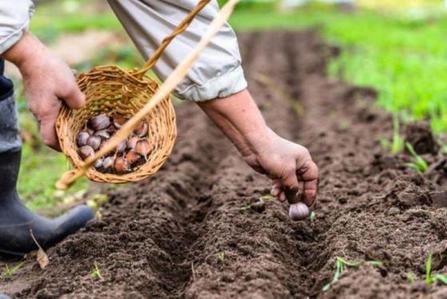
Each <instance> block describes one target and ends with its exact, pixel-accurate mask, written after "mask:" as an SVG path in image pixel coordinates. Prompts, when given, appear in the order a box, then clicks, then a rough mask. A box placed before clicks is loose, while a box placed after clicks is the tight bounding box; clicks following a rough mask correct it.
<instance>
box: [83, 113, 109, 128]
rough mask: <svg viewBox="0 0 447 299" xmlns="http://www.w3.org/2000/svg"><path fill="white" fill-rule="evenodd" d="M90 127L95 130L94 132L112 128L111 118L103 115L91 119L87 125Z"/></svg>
mask: <svg viewBox="0 0 447 299" xmlns="http://www.w3.org/2000/svg"><path fill="white" fill-rule="evenodd" d="M87 125H88V127H89V128H91V129H93V130H94V131H100V130H104V129H106V128H107V127H108V126H110V118H109V117H108V116H107V115H105V114H104V113H103V114H99V115H97V116H94V117H92V118H91V119H89V121H88V123H87Z"/></svg>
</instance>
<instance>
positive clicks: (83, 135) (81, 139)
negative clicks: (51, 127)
mask: <svg viewBox="0 0 447 299" xmlns="http://www.w3.org/2000/svg"><path fill="white" fill-rule="evenodd" d="M89 137H90V134H89V133H87V132H86V131H82V132H79V134H78V137H77V138H76V144H77V145H78V146H79V147H81V146H84V145H87V140H88V138H89Z"/></svg>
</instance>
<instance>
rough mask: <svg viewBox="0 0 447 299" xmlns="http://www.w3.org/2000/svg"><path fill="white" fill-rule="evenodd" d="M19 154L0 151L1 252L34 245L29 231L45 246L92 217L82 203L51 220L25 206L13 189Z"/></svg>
mask: <svg viewBox="0 0 447 299" xmlns="http://www.w3.org/2000/svg"><path fill="white" fill-rule="evenodd" d="M20 156H21V152H20V151H17V152H8V153H0V254H3V255H5V254H6V255H12V256H23V255H25V254H26V253H28V252H30V251H33V250H35V249H37V245H36V243H35V242H34V240H33V238H32V237H31V231H32V234H33V235H34V237H35V238H36V240H37V242H38V243H39V244H40V245H41V246H42V247H43V248H48V247H50V246H52V245H54V244H56V243H57V242H59V241H61V240H62V239H64V238H65V237H66V236H68V235H70V234H73V233H74V232H76V231H77V230H79V229H80V228H82V227H84V226H85V225H86V224H87V222H88V221H89V220H91V219H93V218H94V214H93V211H92V210H91V209H90V208H88V207H87V206H85V205H81V206H78V207H76V208H74V209H72V210H70V211H69V212H68V213H66V214H64V215H62V216H60V217H58V218H56V219H54V220H50V219H47V218H44V217H41V216H38V215H36V214H34V213H33V212H32V211H30V210H29V209H28V208H26V207H25V205H24V204H23V203H22V202H21V201H20V199H19V196H18V194H17V191H16V183H17V177H18V173H19V166H20ZM0 298H1V297H0Z"/></svg>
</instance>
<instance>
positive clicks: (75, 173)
mask: <svg viewBox="0 0 447 299" xmlns="http://www.w3.org/2000/svg"><path fill="white" fill-rule="evenodd" d="M238 2H239V0H229V1H228V2H227V3H226V4H225V5H224V7H222V9H221V10H220V11H219V13H218V14H217V16H216V17H215V18H214V20H213V21H212V22H211V24H210V25H209V27H208V29H207V31H206V32H205V34H204V35H203V36H202V38H201V39H200V41H199V43H198V44H197V46H196V47H195V48H194V49H193V50H192V51H191V53H189V54H188V56H186V58H185V59H184V60H183V61H182V62H181V63H180V64H179V65H178V66H177V67H176V68H175V70H174V71H173V72H172V73H171V74H170V75H169V77H168V78H166V81H165V82H164V83H163V84H162V85H161V86H160V87H159V88H158V89H157V91H156V92H155V94H154V96H153V97H152V98H151V100H150V101H148V102H147V103H146V105H144V107H143V108H142V109H141V110H140V111H138V112H137V113H136V114H135V115H134V116H133V117H132V118H130V119H129V120H128V121H127V122H126V123H125V124H124V125H123V126H122V127H121V129H119V130H118V131H117V132H116V133H115V135H113V137H112V138H110V139H109V140H108V141H107V142H106V143H105V144H104V146H103V147H102V148H101V149H100V150H99V151H98V152H96V154H95V155H94V156H91V157H89V158H88V159H87V160H86V161H85V162H84V164H83V165H82V166H81V167H80V168H78V169H73V170H70V171H68V172H66V173H64V174H63V175H62V177H61V178H60V179H59V181H58V182H57V183H56V188H58V189H67V188H68V187H69V186H70V185H72V184H73V183H74V182H75V181H76V180H77V179H79V178H80V177H81V176H83V175H84V173H85V172H87V170H88V169H89V168H90V167H91V166H92V165H93V164H94V163H95V161H96V160H98V159H99V158H100V157H102V156H104V155H106V154H108V153H109V152H111V151H112V150H114V149H115V148H116V147H117V146H118V144H119V143H120V142H121V141H123V140H125V139H126V138H127V136H128V135H129V133H130V132H132V131H133V130H134V128H135V127H136V126H137V125H138V123H139V122H140V121H141V120H142V119H144V118H145V117H146V115H147V114H148V113H149V112H150V111H151V110H152V109H154V108H155V107H156V106H157V105H158V104H159V103H160V102H161V101H162V100H164V99H165V98H166V97H167V96H169V95H170V94H171V92H172V91H173V90H174V88H175V87H176V86H177V84H179V83H180V82H181V81H182V80H183V78H184V77H185V76H186V74H187V73H188V72H189V70H190V69H191V67H192V66H193V64H194V62H196V60H197V59H198V58H199V55H200V53H202V51H203V50H204V49H205V48H206V46H207V45H208V43H209V42H210V41H211V39H212V38H213V37H214V36H215V35H216V34H217V32H218V31H219V29H220V28H221V27H222V26H223V25H224V24H225V22H226V21H227V20H228V18H229V17H230V16H231V13H232V12H233V8H234V6H235V5H236V4H237V3H238Z"/></svg>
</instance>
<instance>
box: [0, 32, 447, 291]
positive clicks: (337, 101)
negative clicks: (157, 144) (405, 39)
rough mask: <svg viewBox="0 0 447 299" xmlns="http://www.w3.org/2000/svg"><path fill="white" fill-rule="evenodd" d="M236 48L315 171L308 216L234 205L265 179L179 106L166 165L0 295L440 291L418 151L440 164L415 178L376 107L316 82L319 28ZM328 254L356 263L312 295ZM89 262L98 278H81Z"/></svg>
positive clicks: (430, 188) (440, 243)
mask: <svg viewBox="0 0 447 299" xmlns="http://www.w3.org/2000/svg"><path fill="white" fill-rule="evenodd" d="M240 44H241V50H242V53H243V59H244V64H245V70H246V75H247V77H248V78H249V81H250V89H251V91H252V93H253V95H254V97H255V99H256V101H257V102H258V104H259V105H260V107H261V109H262V111H263V114H264V115H265V117H266V119H267V122H268V123H269V124H270V125H271V127H272V128H273V129H274V130H275V131H277V132H278V133H280V134H281V135H282V136H284V137H287V138H289V139H291V140H294V141H297V142H299V143H302V144H304V145H306V146H308V147H309V149H310V151H311V153H312V154H313V157H314V159H315V160H316V162H317V164H318V165H319V167H320V170H321V182H320V193H319V202H318V204H317V206H316V207H315V213H316V218H315V220H313V221H310V220H306V221H301V222H292V221H290V220H289V219H288V216H287V207H286V205H285V204H282V203H279V202H276V201H268V202H267V204H266V209H265V211H262V212H259V211H258V212H257V211H253V210H251V209H241V208H242V207H244V206H246V205H247V204H249V203H251V202H254V201H256V200H257V199H258V198H259V197H261V196H263V195H266V194H268V193H269V188H270V184H269V181H268V180H267V179H266V178H264V177H263V176H261V175H258V174H255V173H254V172H253V171H252V170H251V169H250V168H248V167H247V166H246V165H245V164H244V163H243V162H242V160H241V158H240V157H239V156H238V155H237V153H236V151H235V150H234V149H233V148H232V146H231V145H230V143H229V142H228V141H227V140H225V138H223V136H222V135H221V134H220V133H219V131H218V130H217V129H216V128H215V127H214V126H213V125H212V124H211V123H210V122H209V121H208V120H207V118H206V117H205V116H204V114H203V113H202V112H201V111H199V109H197V108H196V107H195V106H194V105H193V104H188V103H185V104H183V105H180V106H178V107H177V113H178V125H179V138H178V141H177V144H176V148H175V150H174V153H173V155H172V156H171V158H170V160H169V162H168V163H167V164H166V165H165V166H164V167H163V169H162V170H161V171H160V172H159V173H158V174H157V175H156V176H155V177H153V178H152V179H149V180H146V181H144V182H141V183H138V184H135V185H129V186H126V187H124V188H121V189H116V190H113V189H110V190H109V191H108V192H109V195H110V201H109V203H108V204H107V205H106V206H105V209H104V210H103V213H102V214H103V218H102V220H97V221H95V222H94V223H92V224H90V225H89V226H88V227H87V228H86V229H85V230H83V231H82V232H80V233H78V234H76V235H74V236H71V237H69V238H67V239H66V240H65V241H63V242H62V243H61V244H59V245H58V246H56V247H55V248H52V249H50V250H49V251H48V254H49V256H50V264H49V266H48V267H47V268H46V269H45V270H40V269H39V268H38V266H37V265H36V263H35V262H34V261H33V259H32V258H28V259H27V260H26V262H25V263H24V265H23V266H22V267H21V268H20V270H19V271H18V273H16V274H15V275H13V276H12V277H11V278H9V279H5V280H2V281H0V290H2V291H6V292H7V293H10V294H12V295H14V296H15V297H17V298H33V297H37V298H58V297H63V298H123V297H125V298H305V297H306V296H310V297H321V298H384V297H390V298H422V297H424V298H426V297H427V296H433V297H435V298H443V297H444V298H445V297H446V296H447V288H446V287H442V286H431V287H427V286H425V285H424V283H423V280H422V279H423V275H424V263H425V259H426V257H427V255H428V253H429V252H433V253H434V256H433V267H434V270H435V271H436V272H447V267H446V265H447V255H446V254H447V242H446V241H445V238H446V229H447V210H446V209H445V208H443V206H444V205H446V204H447V198H446V194H445V193H442V190H445V189H446V182H445V181H446V180H445V178H446V172H447V171H446V167H447V166H446V164H447V163H445V162H444V164H443V162H442V160H439V159H440V157H435V156H433V155H427V156H426V158H428V159H430V160H432V161H438V162H437V167H436V168H433V169H431V170H430V174H429V175H425V176H423V175H419V174H416V173H415V172H413V171H411V170H409V169H407V167H406V166H405V163H404V162H405V160H407V159H408V157H407V156H405V155H399V156H396V157H393V156H391V155H390V154H389V153H388V152H387V151H386V150H384V149H383V148H382V147H381V146H380V145H379V140H380V139H381V138H384V137H386V138H389V137H390V136H391V134H392V132H391V131H392V130H391V119H390V118H389V117H388V116H386V115H385V114H384V113H383V112H381V111H380V110H377V109H376V108H374V105H373V101H374V96H375V94H374V92H373V91H371V90H367V89H361V88H356V87H352V86H349V85H347V84H345V83H342V82H338V81H333V80H329V79H328V78H327V77H326V76H325V71H324V70H325V66H326V60H327V59H329V58H330V56H331V53H333V52H334V51H333V49H331V48H330V47H327V46H326V45H325V44H324V43H323V42H322V41H321V40H320V38H319V37H318V35H317V34H316V33H314V32H272V33H246V34H242V35H240ZM415 128H416V129H418V130H416V129H415ZM415 128H413V129H411V128H410V129H409V130H408V131H409V132H408V134H409V135H410V136H409V137H410V139H411V138H413V139H415V143H418V142H419V146H421V147H423V146H424V145H427V144H428V145H429V150H432V149H433V148H432V147H433V146H432V145H430V141H432V140H431V139H430V134H429V132H427V130H424V128H422V129H421V127H420V126H419V127H415ZM421 132H422V134H421ZM416 133H417V134H416ZM418 134H419V135H418ZM421 136H422V137H425V139H424V138H422V137H421ZM337 256H339V257H343V258H344V259H346V260H350V261H353V260H355V261H363V263H362V264H361V265H360V266H359V267H357V268H349V269H348V270H347V271H346V272H345V273H344V274H343V275H342V277H341V279H340V280H339V281H338V282H337V283H335V284H333V285H332V286H331V288H330V289H329V290H328V291H327V292H323V291H322V288H323V286H324V285H325V284H326V283H327V282H329V281H330V279H331V278H332V275H333V272H334V265H335V259H336V257H337ZM372 260H379V261H381V262H382V263H383V264H382V265H380V266H374V265H370V264H368V263H366V261H372ZM95 263H96V264H97V265H98V268H99V269H100V272H101V276H102V278H99V279H93V278H92V277H91V275H90V274H91V271H92V269H93V267H94V264H95ZM409 272H414V274H415V275H416V277H417V279H416V282H414V283H413V284H410V283H408V282H407V279H406V276H407V273H409Z"/></svg>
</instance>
